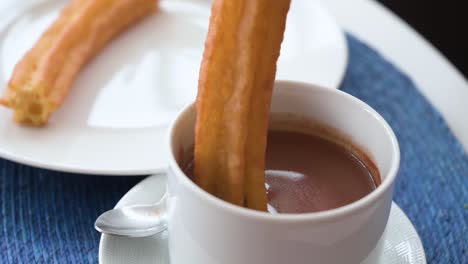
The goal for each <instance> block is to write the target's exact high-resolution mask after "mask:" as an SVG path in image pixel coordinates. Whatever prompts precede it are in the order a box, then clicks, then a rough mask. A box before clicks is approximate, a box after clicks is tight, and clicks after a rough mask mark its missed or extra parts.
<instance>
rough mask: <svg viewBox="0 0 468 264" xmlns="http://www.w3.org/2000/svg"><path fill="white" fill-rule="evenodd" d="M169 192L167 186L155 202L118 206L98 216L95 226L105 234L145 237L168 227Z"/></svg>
mask: <svg viewBox="0 0 468 264" xmlns="http://www.w3.org/2000/svg"><path fill="white" fill-rule="evenodd" d="M168 203H169V194H168V193H167V188H166V191H165V193H164V195H163V196H162V197H161V199H160V200H159V201H158V202H157V203H155V204H147V205H131V206H124V207H121V208H116V209H113V210H110V211H107V212H105V213H103V214H102V215H101V216H99V217H98V219H97V220H96V222H95V224H94V226H95V228H96V230H98V231H99V232H101V233H104V234H112V235H119V236H127V237H145V236H151V235H154V234H158V233H161V232H163V231H164V230H166V229H167V209H168Z"/></svg>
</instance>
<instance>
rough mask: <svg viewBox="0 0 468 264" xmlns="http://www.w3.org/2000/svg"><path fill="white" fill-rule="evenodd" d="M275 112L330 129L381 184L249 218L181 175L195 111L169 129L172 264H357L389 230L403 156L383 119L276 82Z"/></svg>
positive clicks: (325, 94)
mask: <svg viewBox="0 0 468 264" xmlns="http://www.w3.org/2000/svg"><path fill="white" fill-rule="evenodd" d="M271 112H272V113H291V114H294V115H298V116H301V117H303V118H306V119H310V120H313V121H318V122H320V123H322V124H324V125H326V126H329V127H331V128H335V129H337V130H338V131H340V132H342V133H343V134H344V135H347V136H348V137H350V138H351V140H352V142H354V143H355V144H356V145H357V146H359V147H360V148H361V149H362V150H364V151H365V152H366V153H367V154H368V155H369V156H370V158H371V159H372V160H373V161H374V163H375V165H376V166H377V167H378V169H379V172H380V175H381V178H382V182H381V184H380V186H378V187H377V189H376V190H374V191H373V192H371V193H370V194H369V195H367V196H365V197H364V198H362V199H360V200H358V201H356V202H353V203H351V204H348V205H346V206H343V207H339V208H336V209H332V210H328V211H323V212H316V213H307V214H283V215H281V214H278V215H271V214H269V213H266V212H260V211H254V210H250V209H246V208H242V207H238V206H235V205H233V204H230V203H227V202H225V201H223V200H220V199H218V198H216V197H214V196H212V195H210V194H209V193H207V192H205V191H204V190H202V189H201V188H200V187H198V186H197V185H196V184H195V183H194V182H192V181H191V180H190V179H189V178H188V177H187V176H186V175H185V174H184V172H183V171H182V170H181V168H180V165H182V166H183V165H184V164H180V163H182V162H183V161H184V160H187V153H188V152H189V151H190V149H191V148H192V147H193V144H194V124H195V115H196V112H195V107H194V105H190V106H188V107H187V108H186V109H185V110H184V111H183V112H182V113H181V114H180V115H179V116H178V118H177V119H176V120H175V121H174V123H173V125H172V126H171V129H170V138H169V142H168V143H169V149H170V153H171V155H170V161H169V175H168V192H169V197H170V198H169V203H168V204H169V209H168V213H167V219H168V220H167V221H168V230H169V253H170V257H171V263H172V264H191V263H194V264H241V263H242V264H250V263H252V264H273V263H281V264H283V263H288V264H295V263H304V264H305V263H307V264H311V263H320V264H329V263H330V264H331V263H333V264H336V263H360V262H361V261H362V260H364V259H365V257H366V256H367V255H368V254H369V253H370V252H371V251H372V250H373V249H374V247H375V246H376V244H377V242H378V240H379V238H380V237H381V235H382V233H383V231H384V229H385V226H386V224H387V220H388V216H389V213H390V207H391V204H392V192H393V186H394V182H395V178H396V175H397V171H398V167H399V161H400V152H399V147H398V143H397V140H396V137H395V135H394V133H393V131H392V129H391V128H390V126H389V125H388V124H387V123H386V122H385V120H384V119H383V118H382V117H381V116H380V115H379V114H378V113H377V112H376V111H374V110H373V109H372V108H371V107H370V106H368V105H367V104H365V103H363V102H362V101H360V100H358V99H356V98H355V97H353V96H351V95H348V94H346V93H344V92H342V91H339V90H333V89H325V88H320V87H316V86H313V85H310V84H304V83H297V82H290V81H278V82H276V84H275V88H274V94H273V102H272V107H271Z"/></svg>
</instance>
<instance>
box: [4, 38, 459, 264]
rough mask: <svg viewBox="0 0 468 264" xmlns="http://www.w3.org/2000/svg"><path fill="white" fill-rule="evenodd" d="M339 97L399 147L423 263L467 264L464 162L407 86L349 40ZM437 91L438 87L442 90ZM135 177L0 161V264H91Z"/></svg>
mask: <svg viewBox="0 0 468 264" xmlns="http://www.w3.org/2000/svg"><path fill="white" fill-rule="evenodd" d="M348 45H349V51H350V61H349V67H348V71H347V73H346V77H345V79H344V81H343V84H342V89H343V90H344V91H346V92H348V93H350V94H353V95H354V96H356V97H358V98H361V99H362V100H364V101H366V102H367V103H369V104H370V105H371V106H372V107H374V108H375V109H376V110H377V111H378V112H379V113H381V114H382V115H383V116H384V117H385V118H386V119H387V121H388V122H389V123H390V125H391V126H392V127H393V129H394V130H395V132H396V135H397V137H398V139H399V142H400V147H401V152H402V162H401V169H400V174H399V178H398V181H397V186H396V190H395V201H396V202H397V203H398V204H399V205H400V206H401V207H402V208H403V210H404V211H405V212H406V213H407V215H408V216H409V218H410V219H411V221H412V222H413V223H414V225H415V226H416V229H417V230H418V232H419V234H420V236H421V238H422V240H423V243H424V247H425V249H426V254H427V259H428V262H429V263H468V254H467V252H466V251H467V239H468V238H467V234H468V218H467V217H468V209H467V208H466V203H468V195H467V193H468V158H467V156H466V154H465V152H464V150H463V148H462V146H461V145H460V144H459V142H457V140H456V139H455V138H454V136H453V134H452V133H451V131H450V130H449V128H448V127H447V125H446V123H445V121H444V120H443V119H442V117H441V116H440V115H439V113H438V112H437V111H436V110H434V108H433V107H432V106H431V105H430V104H429V103H428V101H427V100H426V99H425V98H424V97H423V96H422V95H421V94H420V93H419V92H418V90H417V88H416V87H415V86H414V84H413V83H412V82H411V80H410V79H408V77H407V76H406V75H404V74H402V73H401V72H400V71H398V70H397V69H396V68H395V67H394V66H393V65H392V64H390V63H389V62H388V61H386V60H385V59H384V58H382V56H381V55H379V54H378V53H377V52H375V51H374V50H373V49H371V48H370V47H368V46H367V45H365V44H363V43H361V42H360V41H358V40H357V39H355V38H354V37H352V36H348ZM441 89H443V87H441ZM141 179H142V178H141V177H108V176H101V177H98V176H83V175H76V174H68V173H60V172H53V171H48V170H42V169H36V168H32V167H28V166H24V165H19V164H16V163H13V162H9V161H6V160H2V159H0V205H1V207H0V210H1V211H0V229H1V230H0V243H1V244H0V252H1V254H0V263H36V262H42V263H88V262H93V263H94V262H97V254H98V243H99V234H98V233H97V232H96V231H94V229H93V223H94V220H95V218H96V217H97V216H98V215H99V213H101V212H103V211H104V210H106V209H109V208H111V207H113V206H114V205H115V203H116V202H117V201H118V200H119V199H120V197H121V196H122V195H124V194H125V192H126V191H127V190H129V189H130V188H131V187H132V186H133V185H135V184H136V183H137V182H138V181H140V180H141Z"/></svg>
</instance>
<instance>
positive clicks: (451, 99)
mask: <svg viewBox="0 0 468 264" xmlns="http://www.w3.org/2000/svg"><path fill="white" fill-rule="evenodd" d="M296 1H298V0H296ZM299 1H304V0H299ZM323 3H324V4H325V6H327V7H328V8H329V10H330V11H331V13H332V14H333V15H334V16H335V17H336V19H337V20H338V23H339V24H340V25H341V26H342V27H344V28H345V29H346V30H348V31H349V32H352V33H353V34H354V35H355V36H357V37H358V38H360V39H361V40H364V41H365V42H367V43H369V44H370V45H372V46H373V47H374V48H376V49H377V50H378V51H380V52H381V53H382V54H383V55H384V56H385V57H386V58H387V59H389V60H390V61H392V62H393V63H394V64H395V65H396V66H398V67H399V68H400V69H401V70H403V71H404V72H406V73H407V74H408V75H409V76H410V77H411V78H412V79H413V81H414V82H415V83H416V85H417V86H418V88H419V89H420V90H421V92H422V93H423V94H424V95H425V96H426V97H427V98H428V99H429V101H430V102H431V103H432V104H433V105H434V106H435V107H436V108H437V109H438V110H439V111H440V112H441V114H442V116H443V117H444V118H445V120H446V121H447V123H448V125H449V126H450V128H451V129H452V131H453V132H454V134H455V136H456V137H457V138H458V139H459V140H460V142H461V143H462V144H463V146H464V147H465V150H467V151H468V82H467V80H466V79H465V78H464V77H463V75H462V74H461V73H460V72H459V71H458V70H457V69H456V68H455V67H454V66H453V65H452V64H451V63H450V62H449V61H448V60H447V59H446V58H445V57H444V56H443V55H442V54H441V53H440V52H439V51H438V50H437V49H435V48H434V47H433V46H432V45H431V44H430V43H429V42H428V41H426V40H425V39H424V38H423V37H422V36H421V35H420V34H419V33H417V32H416V31H415V30H414V29H412V28H411V27H410V26H409V25H408V24H406V23H405V22H404V21H403V20H401V19H400V18H399V17H397V16H396V15H395V14H393V13H392V12H391V11H390V10H388V9H387V8H386V7H384V6H382V5H381V4H380V3H378V2H376V1H374V0H323ZM420 12H424V10H423V9H421V11H420ZM454 32H456V31H454ZM460 34H461V33H460Z"/></svg>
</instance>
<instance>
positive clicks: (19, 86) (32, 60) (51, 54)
mask: <svg viewBox="0 0 468 264" xmlns="http://www.w3.org/2000/svg"><path fill="white" fill-rule="evenodd" d="M156 8H157V2H156V0H119V1H115V0H72V1H71V2H70V3H69V4H68V5H67V6H66V7H65V8H64V9H63V10H62V11H61V13H60V15H59V17H58V18H57V19H56V20H55V22H54V23H53V24H52V25H51V26H50V27H49V28H48V29H47V30H46V31H45V32H44V33H43V34H42V35H41V37H40V38H39V40H38V41H37V42H36V43H35V45H34V46H33V47H32V48H31V49H30V50H29V51H28V52H27V53H26V54H25V56H24V57H23V58H22V59H21V60H20V61H19V62H18V64H17V65H16V66H15V69H14V72H13V75H12V77H11V79H10V81H9V83H8V87H7V89H6V91H5V93H4V95H3V97H2V98H0V104H3V105H4V106H7V107H10V108H12V109H13V110H14V119H15V121H17V122H18V123H22V124H29V125H35V126H39V125H44V124H46V123H47V121H48V120H49V117H50V115H51V114H52V113H53V112H54V111H55V110H56V109H57V108H58V107H59V106H60V105H61V104H62V102H63V100H64V98H65V96H66V95H67V94H68V92H69V90H70V88H71V86H72V84H73V82H74V80H75V79H76V77H77V75H78V73H79V71H80V69H81V68H82V67H83V66H84V65H85V64H86V63H87V62H88V61H89V60H90V59H92V58H93V57H94V55H96V54H97V53H98V52H99V51H100V50H101V49H102V48H103V47H104V46H106V44H108V43H109V42H110V40H112V39H113V38H114V37H115V36H117V35H118V34H119V33H121V32H122V31H124V30H125V29H126V28H127V27H129V26H130V25H132V24H134V23H136V22H137V21H139V20H141V19H142V18H144V17H146V16H148V15H149V14H151V13H152V12H154V11H155V10H156Z"/></svg>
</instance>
